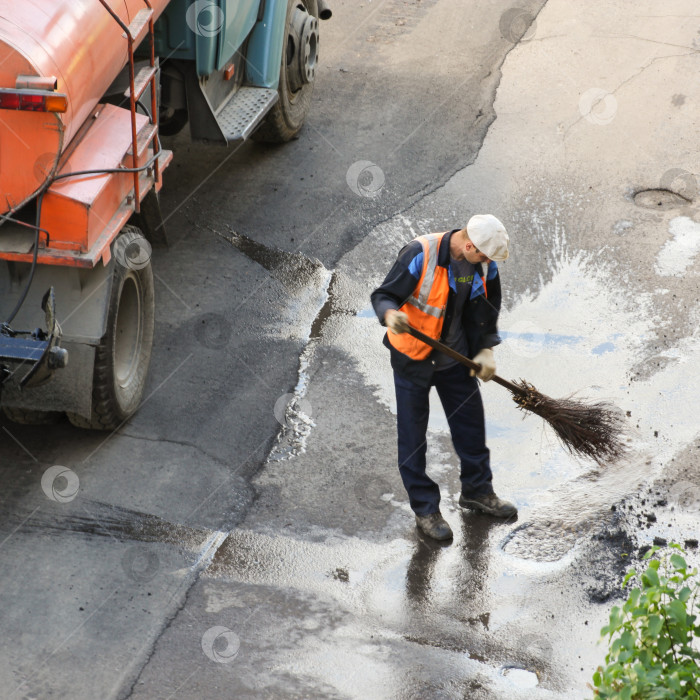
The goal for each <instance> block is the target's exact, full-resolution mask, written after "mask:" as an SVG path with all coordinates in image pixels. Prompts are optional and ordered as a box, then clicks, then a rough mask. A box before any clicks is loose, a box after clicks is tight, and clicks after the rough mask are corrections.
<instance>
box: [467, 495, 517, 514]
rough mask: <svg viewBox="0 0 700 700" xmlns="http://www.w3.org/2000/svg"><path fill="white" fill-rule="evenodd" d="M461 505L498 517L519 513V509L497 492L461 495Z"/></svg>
mask: <svg viewBox="0 0 700 700" xmlns="http://www.w3.org/2000/svg"><path fill="white" fill-rule="evenodd" d="M459 505H460V506H462V508H469V509H470V510H480V511H481V512H482V513H488V514H489V515H495V516H496V517H497V518H510V517H511V516H513V515H517V514H518V509H517V508H516V507H515V506H514V505H513V504H512V503H509V502H508V501H502V500H501V499H500V498H499V497H498V496H497V495H496V494H495V493H486V494H479V495H477V496H465V495H464V494H462V495H461V496H460V497H459Z"/></svg>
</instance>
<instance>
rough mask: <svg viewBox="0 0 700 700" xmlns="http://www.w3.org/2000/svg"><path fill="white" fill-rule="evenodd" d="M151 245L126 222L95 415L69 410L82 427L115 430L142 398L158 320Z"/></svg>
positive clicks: (117, 248)
mask: <svg viewBox="0 0 700 700" xmlns="http://www.w3.org/2000/svg"><path fill="white" fill-rule="evenodd" d="M130 250H132V251H136V254H135V255H134V254H133V252H132V253H130V252H129V251H130ZM150 250H151V249H150V245H148V242H147V241H146V239H145V238H144V236H143V234H142V233H141V230H140V229H138V228H137V227H136V226H125V227H124V229H123V231H122V233H121V234H120V235H119V236H118V237H117V239H116V240H115V242H114V244H113V248H112V265H113V270H112V291H111V294H110V300H109V310H108V313H107V327H106V328H107V330H106V333H105V336H104V338H103V339H102V342H101V343H100V345H99V346H98V347H97V349H96V351H95V367H94V371H93V379H92V416H91V417H90V419H86V418H84V417H82V416H78V415H76V414H73V413H69V414H68V419H69V420H70V422H71V423H72V424H73V425H75V426H77V427H79V428H90V429H93V430H115V429H116V428H118V427H119V426H120V425H122V423H124V421H125V420H127V419H128V418H129V417H130V416H131V415H133V414H134V412H135V411H136V409H137V408H138V407H139V405H140V403H141V397H142V395H143V390H144V387H145V385H146V376H147V374H148V366H149V364H150V361H151V348H152V347H153V326H154V319H155V303H154V288H153V287H154V285H153V271H152V270H151V261H150Z"/></svg>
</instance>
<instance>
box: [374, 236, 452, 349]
mask: <svg viewBox="0 0 700 700" xmlns="http://www.w3.org/2000/svg"><path fill="white" fill-rule="evenodd" d="M446 233H447V231H443V232H442V233H429V234H428V235H426V236H419V237H418V238H416V240H417V241H420V243H421V245H422V246H423V270H422V271H421V276H420V279H419V280H418V284H417V285H416V288H415V289H414V290H413V294H412V295H411V296H410V297H408V299H407V300H406V301H405V303H404V304H403V306H402V307H401V308H400V309H399V311H403V312H404V313H405V314H406V315H407V316H408V322H409V323H410V324H411V325H412V326H413V327H414V328H417V329H418V330H419V331H422V332H423V333H425V334H426V335H429V336H430V337H431V338H434V339H435V340H439V339H440V335H441V334H442V324H443V323H444V320H445V309H446V308H447V297H448V296H449V293H450V281H449V275H448V270H447V268H446V267H441V266H440V265H438V264H437V262H438V252H439V250H440V243H441V242H442V237H443V236H444V235H445V234H446ZM387 335H388V338H389V342H390V343H391V345H392V346H393V347H394V348H396V349H397V350H398V351H399V352H402V353H403V354H404V355H408V356H409V357H410V358H411V359H412V360H424V359H425V358H426V357H428V355H430V353H431V352H432V348H431V347H430V346H429V345H426V344H425V343H424V342H422V341H420V340H418V339H416V338H414V337H413V336H412V335H410V334H408V333H394V331H392V330H391V329H389V330H388V331H387Z"/></svg>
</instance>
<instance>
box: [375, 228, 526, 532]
mask: <svg viewBox="0 0 700 700" xmlns="http://www.w3.org/2000/svg"><path fill="white" fill-rule="evenodd" d="M508 240H509V239H508V234H507V233H506V230H505V227H504V226H503V224H502V223H501V222H500V221H499V220H498V219H497V218H496V217H495V216H492V215H490V214H483V215H482V214H480V215H476V216H473V217H472V218H471V219H469V222H468V223H467V226H466V228H463V229H455V230H453V231H447V232H444V233H431V234H429V235H425V236H419V237H418V238H416V239H415V240H413V241H411V242H410V243H408V244H407V245H406V246H404V248H402V250H401V251H400V253H399V256H398V258H397V260H396V262H395V263H394V265H393V267H392V268H391V270H390V271H389V274H388V275H387V276H386V279H385V280H384V282H383V283H382V284H381V286H379V287H378V288H377V289H375V290H374V292H372V305H373V307H374V311H375V313H376V314H377V317H378V318H379V320H380V322H381V323H382V325H384V326H387V327H388V329H389V330H388V331H387V334H386V335H385V336H384V344H385V345H386V346H387V347H388V348H389V350H390V351H391V366H392V368H393V370H394V385H395V388H396V406H397V411H396V420H397V428H398V458H399V471H400V473H401V478H402V480H403V484H404V487H405V488H406V491H407V493H408V497H409V501H410V504H411V508H412V509H413V512H414V513H415V514H416V524H417V526H418V527H419V528H420V529H421V530H422V531H423V532H424V533H425V534H426V535H428V536H429V537H432V538H434V539H437V540H448V539H450V538H452V530H451V528H450V526H449V524H448V523H447V521H446V520H445V519H444V518H443V517H442V514H441V513H440V489H439V487H438V485H437V484H436V483H435V482H434V481H433V480H432V479H431V478H430V477H429V476H428V475H427V474H426V452H427V446H426V431H427V428H428V414H429V410H430V409H429V401H428V395H429V393H430V389H431V387H432V386H435V388H436V389H437V392H438V396H439V397H440V401H441V403H442V406H443V408H444V410H445V415H446V417H447V422H448V424H449V426H450V432H451V434H452V442H453V444H454V447H455V451H456V452H457V455H458V456H459V458H460V463H461V470H460V481H461V483H462V492H461V495H460V498H459V504H460V505H461V506H462V507H464V508H469V509H472V510H478V511H481V512H484V513H488V514H490V515H494V516H496V517H501V518H509V517H512V516H514V515H515V514H516V513H517V509H516V507H515V506H514V505H513V504H512V503H508V502H507V501H503V500H501V499H500V498H498V496H497V495H496V494H495V493H494V489H493V485H492V473H491V464H490V454H489V449H488V448H487V446H486V429H485V424H484V408H483V404H482V401H481V393H480V391H479V383H478V381H477V377H478V378H479V379H481V380H483V381H489V380H490V379H491V378H492V377H493V376H494V374H495V372H496V363H495V360H494V354H493V349H492V348H493V347H494V346H496V345H497V344H498V343H500V338H499V336H498V328H497V322H498V314H499V310H500V307H501V284H500V279H499V275H498V266H497V264H496V263H497V262H501V261H503V260H505V259H506V258H507V257H508ZM409 327H413V328H417V329H418V330H420V331H422V332H423V333H425V334H426V335H428V336H430V337H431V338H434V339H436V340H441V341H442V342H443V343H444V344H446V345H447V346H448V347H450V348H453V349H454V350H456V351H458V352H460V353H461V354H463V355H467V356H468V357H471V358H473V359H474V361H475V362H477V363H478V364H479V365H481V369H480V370H479V371H478V372H476V377H475V376H474V375H475V372H474V371H473V370H472V371H469V370H467V369H466V368H465V367H464V366H463V365H461V364H459V363H458V362H457V361H456V360H454V359H452V358H451V357H448V356H447V355H445V354H443V353H441V352H439V351H437V350H432V349H431V348H430V347H429V346H428V345H426V344H425V343H423V342H421V341H420V340H418V339H416V338H414V337H413V336H412V335H410V334H409V333H408V332H407V331H408V329H409Z"/></svg>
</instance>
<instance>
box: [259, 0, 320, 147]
mask: <svg viewBox="0 0 700 700" xmlns="http://www.w3.org/2000/svg"><path fill="white" fill-rule="evenodd" d="M317 63H318V5H317V2H316V0H289V4H288V7H287V21H286V25H285V44H284V46H283V48H282V64H281V66H280V81H279V87H278V88H277V92H278V94H279V100H277V102H276V103H275V106H274V107H273V108H272V109H271V110H270V111H269V112H268V113H267V115H266V116H265V119H264V120H263V121H262V123H261V124H260V126H259V127H258V128H257V129H256V130H255V131H254V132H253V135H252V138H253V140H254V141H259V142H263V143H284V142H285V141H291V140H292V139H293V138H294V137H295V136H296V135H297V134H298V133H299V131H300V130H301V127H302V125H303V124H304V119H306V115H307V113H308V111H309V106H310V105H311V94H312V93H313V90H314V78H315V73H316V65H317Z"/></svg>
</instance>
